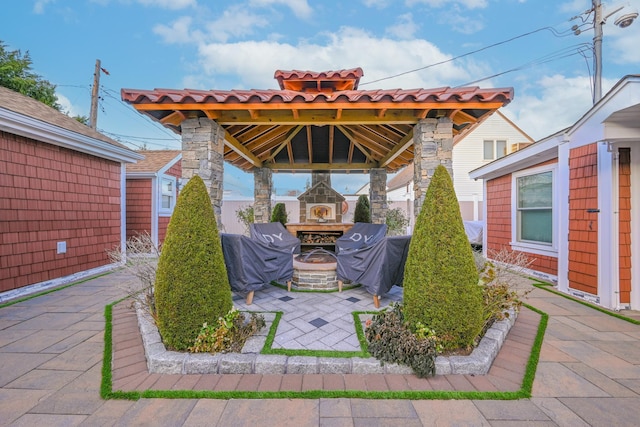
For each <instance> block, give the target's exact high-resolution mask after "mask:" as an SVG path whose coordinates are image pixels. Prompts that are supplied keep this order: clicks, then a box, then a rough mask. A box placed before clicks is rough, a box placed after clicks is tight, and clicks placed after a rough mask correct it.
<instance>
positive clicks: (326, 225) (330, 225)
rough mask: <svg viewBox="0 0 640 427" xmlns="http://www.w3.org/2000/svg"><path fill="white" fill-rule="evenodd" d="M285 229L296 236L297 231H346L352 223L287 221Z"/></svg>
mask: <svg viewBox="0 0 640 427" xmlns="http://www.w3.org/2000/svg"><path fill="white" fill-rule="evenodd" d="M286 227H287V230H288V231H289V233H291V234H292V235H293V237H298V232H299V231H315V232H320V233H322V232H327V231H341V232H342V233H343V234H344V233H346V232H347V231H348V230H349V229H350V228H351V227H353V223H351V222H304V223H291V222H290V223H287V224H286Z"/></svg>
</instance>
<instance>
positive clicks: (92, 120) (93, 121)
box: [89, 59, 100, 130]
mask: <svg viewBox="0 0 640 427" xmlns="http://www.w3.org/2000/svg"><path fill="white" fill-rule="evenodd" d="M99 89H100V60H99V59H96V69H95V71H94V72H93V87H92V88H91V112H90V113H89V126H90V127H91V129H94V130H95V129H96V126H97V124H98V93H99Z"/></svg>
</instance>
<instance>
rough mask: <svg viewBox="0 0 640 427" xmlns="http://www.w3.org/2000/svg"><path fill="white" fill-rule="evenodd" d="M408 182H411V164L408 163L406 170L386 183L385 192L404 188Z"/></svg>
mask: <svg viewBox="0 0 640 427" xmlns="http://www.w3.org/2000/svg"><path fill="white" fill-rule="evenodd" d="M410 182H413V162H412V163H409V164H408V165H407V167H406V168H404V169H402V170H401V171H400V172H398V174H397V175H396V176H394V177H393V178H391V179H390V180H389V182H387V191H393V190H396V189H398V188H401V187H405V186H406V185H407V184H408V183H410Z"/></svg>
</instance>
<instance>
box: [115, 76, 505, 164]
mask: <svg viewBox="0 0 640 427" xmlns="http://www.w3.org/2000/svg"><path fill="white" fill-rule="evenodd" d="M360 77H362V70H361V69H360V68H355V69H351V70H340V71H328V72H323V73H317V72H311V71H295V70H294V71H276V73H275V78H276V80H277V81H278V83H279V85H280V90H230V91H221V90H206V91H205V90H189V89H185V90H172V89H154V90H137V89H122V91H121V95H122V99H123V100H124V101H125V102H128V103H129V104H131V105H133V107H134V108H135V109H136V110H138V111H139V112H141V113H143V114H146V115H147V116H149V117H151V118H152V119H153V120H155V121H158V122H160V123H162V124H163V125H164V126H165V127H167V128H169V129H172V130H173V131H174V132H176V133H178V134H179V133H180V131H181V130H180V124H181V123H182V122H183V121H184V120H185V119H190V118H199V117H206V118H209V119H211V120H215V121H216V122H217V123H218V124H219V125H220V126H222V128H224V130H225V151H224V159H225V160H226V161H227V162H229V163H231V164H232V165H234V166H237V167H239V168H240V169H243V170H245V171H250V170H252V169H253V168H256V167H266V168H271V169H273V171H274V172H276V171H279V172H292V171H309V170H332V171H366V170H369V169H370V168H386V169H387V170H388V171H389V172H394V171H396V170H398V169H400V168H402V167H403V166H405V165H407V164H409V163H410V162H411V161H413V127H414V126H415V124H416V123H418V122H419V121H420V120H421V119H424V118H441V117H448V118H450V119H451V121H452V122H453V135H454V138H455V137H456V136H459V135H463V134H464V133H466V132H468V131H469V130H470V129H472V128H473V127H475V126H476V125H477V124H478V123H480V122H482V121H483V120H484V119H485V118H487V117H488V116H490V115H491V114H493V112H495V110H497V109H498V108H500V107H502V106H504V105H507V104H508V103H509V102H510V101H511V99H512V98H513V89H512V88H502V89H480V88H478V87H462V88H449V87H443V88H437V89H412V90H401V89H393V90H358V89H357V87H358V82H359V80H360Z"/></svg>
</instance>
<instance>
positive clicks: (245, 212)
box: [236, 206, 256, 235]
mask: <svg viewBox="0 0 640 427" xmlns="http://www.w3.org/2000/svg"><path fill="white" fill-rule="evenodd" d="M236 218H237V219H238V221H240V222H241V223H242V225H243V226H244V234H246V235H249V230H250V228H251V224H253V223H254V222H256V221H255V213H254V211H253V206H245V207H244V208H238V209H236Z"/></svg>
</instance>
